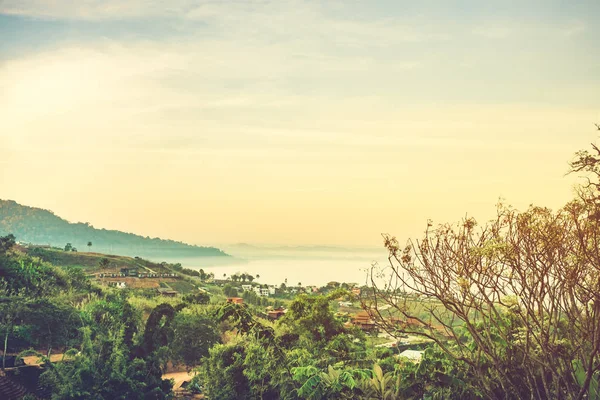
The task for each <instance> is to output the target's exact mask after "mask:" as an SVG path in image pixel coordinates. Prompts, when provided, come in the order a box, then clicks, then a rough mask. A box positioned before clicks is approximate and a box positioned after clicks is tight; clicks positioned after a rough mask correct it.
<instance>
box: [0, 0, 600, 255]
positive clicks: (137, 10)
mask: <svg viewBox="0 0 600 400" xmlns="http://www.w3.org/2000/svg"><path fill="white" fill-rule="evenodd" d="M599 21H600V1H598V0H590V1H577V2H574V1H573V2H567V1H551V0H545V1H523V0H521V1H510V0H501V1H481V0H473V1H414V0H413V1H401V0H395V1H375V0H368V1H359V0H346V1H335V0H329V1H325V0H323V1H304V0H249V1H191V0H170V1H158V0H152V1H142V0H108V1H100V0H95V1H93V0H70V1H68V0H53V1H43V0H0V198H3V199H13V200H16V201H18V202H20V203H23V204H27V205H32V206H38V207H43V208H47V209H51V210H53V211H54V212H56V213H57V214H58V215H61V216H63V217H65V218H67V219H69V220H71V221H89V222H90V223H92V224H93V225H94V226H96V227H106V228H115V229H121V230H125V231H131V232H136V233H140V234H143V235H150V236H161V237H168V238H173V239H179V240H184V241H188V242H193V243H199V244H218V243H227V242H229V243H232V242H242V241H243V242H252V243H280V244H308V243H313V244H342V245H363V246H373V245H378V244H379V243H380V242H381V238H380V233H382V232H388V233H393V234H396V235H398V236H399V237H401V238H403V239H404V238H406V237H408V236H411V237H414V236H420V234H421V232H422V231H423V229H424V227H425V225H426V221H427V219H429V218H432V219H434V220H435V221H436V222H446V221H455V220H458V219H460V218H461V217H462V216H464V215H465V214H466V213H469V214H471V215H474V216H476V217H479V218H481V219H487V218H489V217H491V216H492V214H493V212H494V205H495V203H496V202H497V200H498V198H499V197H500V196H502V197H504V198H505V199H506V202H507V203H510V204H513V205H514V206H516V207H518V208H525V207H526V206H527V205H528V204H530V203H535V204H538V205H547V206H550V207H553V208H556V207H558V206H560V205H561V204H563V203H564V202H565V201H567V200H568V199H569V198H570V197H571V196H572V185H573V179H572V178H565V177H564V174H565V172H566V171H567V161H568V160H569V159H570V158H571V156H572V154H573V153H574V152H575V151H576V150H578V149H581V148H585V147H587V146H588V144H589V142H591V141H595V140H596V136H597V132H596V131H595V128H594V126H593V123H594V122H599V121H600V40H599V38H600V22H599Z"/></svg>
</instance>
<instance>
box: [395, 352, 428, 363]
mask: <svg viewBox="0 0 600 400" xmlns="http://www.w3.org/2000/svg"><path fill="white" fill-rule="evenodd" d="M398 357H404V358H408V359H409V360H410V361H412V362H417V363H418V362H420V361H421V358H423V351H422V350H404V351H403V352H402V353H400V354H399V355H398Z"/></svg>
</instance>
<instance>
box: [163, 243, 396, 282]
mask: <svg viewBox="0 0 600 400" xmlns="http://www.w3.org/2000/svg"><path fill="white" fill-rule="evenodd" d="M223 249H224V250H225V251H226V252H227V253H228V254H231V255H232V256H233V257H227V258H226V259H224V258H212V257H211V258H206V257H190V258H179V259H177V260H175V259H170V260H167V261H169V262H179V263H181V264H182V265H183V266H184V267H185V268H191V269H200V268H202V269H204V271H205V272H207V273H208V272H212V273H214V274H215V279H224V276H223V274H225V277H227V278H228V277H229V276H231V275H232V274H235V273H238V272H245V273H248V274H250V275H253V276H256V275H260V278H258V279H257V280H256V281H258V282H260V283H266V284H270V285H277V286H279V285H281V283H286V282H287V283H286V285H287V286H296V285H298V283H301V284H302V285H303V286H307V285H316V286H323V285H326V284H327V283H328V282H331V281H336V282H347V283H356V284H358V285H363V284H365V283H366V282H367V278H368V270H369V269H370V268H371V265H372V264H373V263H375V262H377V263H378V264H379V265H385V264H386V263H387V253H386V251H385V249H345V248H325V247H271V248H260V247H254V246H250V245H235V246H223Z"/></svg>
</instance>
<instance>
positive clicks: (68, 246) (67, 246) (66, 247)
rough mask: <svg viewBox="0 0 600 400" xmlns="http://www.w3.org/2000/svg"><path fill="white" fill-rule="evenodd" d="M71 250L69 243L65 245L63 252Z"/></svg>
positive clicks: (71, 246)
mask: <svg viewBox="0 0 600 400" xmlns="http://www.w3.org/2000/svg"><path fill="white" fill-rule="evenodd" d="M71 250H73V245H72V244H71V243H67V244H66V245H65V251H71Z"/></svg>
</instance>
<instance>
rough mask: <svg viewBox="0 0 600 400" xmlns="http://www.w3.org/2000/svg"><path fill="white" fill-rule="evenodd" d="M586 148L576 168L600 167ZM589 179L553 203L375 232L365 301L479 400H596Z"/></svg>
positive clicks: (596, 315)
mask: <svg viewBox="0 0 600 400" xmlns="http://www.w3.org/2000/svg"><path fill="white" fill-rule="evenodd" d="M593 148H594V149H595V150H596V151H597V152H598V156H597V157H596V158H595V160H596V161H595V162H594V163H587V164H585V165H586V167H585V168H587V169H584V170H585V171H588V172H592V173H596V174H597V176H598V177H600V151H598V148H597V147H595V146H594V147H593ZM578 154H579V157H580V159H586V157H588V156H585V155H584V154H583V153H581V152H580V153H578ZM592 164H593V166H592ZM576 165H580V164H576ZM574 169H575V167H574ZM590 181H591V182H594V181H593V180H590ZM599 188H600V186H598V185H591V186H589V185H588V186H587V187H584V188H582V190H581V193H580V194H581V196H580V198H579V199H576V200H574V201H572V202H570V203H569V204H567V205H566V206H565V207H563V208H562V209H560V210H558V211H557V212H552V211H551V210H549V209H547V208H541V207H534V206H532V207H530V208H529V209H528V210H527V211H525V212H518V211H516V210H514V209H511V208H510V207H506V206H503V205H501V204H500V205H499V206H498V212H497V216H496V218H495V219H494V220H493V221H490V222H489V223H487V224H485V225H483V226H481V227H478V224H477V222H476V221H475V220H474V219H472V218H465V219H464V220H463V221H461V222H460V223H458V224H455V225H450V224H444V225H440V226H438V227H434V226H433V224H431V223H429V224H428V227H427V230H426V232H425V236H424V238H423V239H422V240H409V241H408V242H407V244H406V246H401V245H400V244H399V242H398V240H397V239H396V238H395V237H392V236H389V235H384V243H385V246H386V248H387V250H388V251H389V266H386V267H384V268H379V267H377V266H374V267H373V268H372V270H371V279H370V280H371V285H372V290H370V291H365V292H364V295H363V298H362V301H363V307H364V308H365V309H366V310H367V311H369V312H370V314H371V316H372V318H373V319H374V320H375V321H376V323H377V324H379V325H380V327H381V328H383V329H385V330H386V331H388V332H389V333H391V334H392V335H396V336H399V335H400V334H406V333H408V334H414V335H419V336H422V337H426V338H429V339H431V340H432V341H434V342H435V343H436V344H437V345H438V346H439V347H440V348H441V349H442V350H443V351H444V352H445V353H446V354H447V356H448V357H449V359H452V360H455V361H456V362H460V363H461V364H462V365H465V366H466V368H467V369H468V373H469V374H470V376H472V377H473V379H474V381H475V382H476V383H477V386H478V388H479V389H480V390H481V393H482V395H483V396H485V397H486V398H490V399H505V398H531V399H549V398H557V399H583V398H600V393H599V389H598V388H599V386H600V377H599V374H600V372H599V371H600V250H599V249H600V225H599V224H600V222H599V219H598V218H597V215H598V207H597V205H596V204H597V203H596V202H591V201H588V200H589V199H591V198H593V195H594V194H595V192H597V191H598V189H599Z"/></svg>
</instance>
